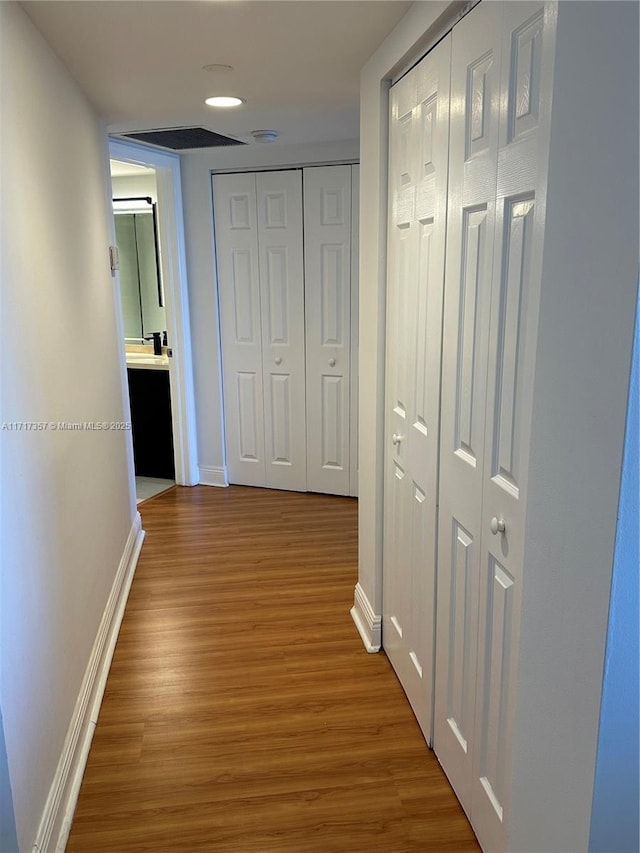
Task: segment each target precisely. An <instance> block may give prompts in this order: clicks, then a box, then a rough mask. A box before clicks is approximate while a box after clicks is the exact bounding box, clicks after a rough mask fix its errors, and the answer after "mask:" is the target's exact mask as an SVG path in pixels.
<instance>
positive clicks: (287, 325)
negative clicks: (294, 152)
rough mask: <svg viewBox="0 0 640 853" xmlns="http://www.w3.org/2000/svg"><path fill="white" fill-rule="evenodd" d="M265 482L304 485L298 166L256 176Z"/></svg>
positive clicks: (276, 486) (280, 486) (279, 486)
mask: <svg viewBox="0 0 640 853" xmlns="http://www.w3.org/2000/svg"><path fill="white" fill-rule="evenodd" d="M255 178H256V200H257V210H258V246H259V267H260V292H261V305H262V312H261V317H262V355H263V387H264V447H265V485H266V486H268V487H269V488H273V489H292V490H298V491H304V490H305V488H306V481H307V475H306V451H305V447H306V427H305V420H306V418H305V374H304V357H305V356H304V353H305V340H304V323H303V322H302V318H303V317H304V265H303V256H302V179H301V174H300V171H299V170H289V171H281V172H260V173H258V174H257V175H256V176H255Z"/></svg>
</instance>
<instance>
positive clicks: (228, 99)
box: [205, 95, 244, 107]
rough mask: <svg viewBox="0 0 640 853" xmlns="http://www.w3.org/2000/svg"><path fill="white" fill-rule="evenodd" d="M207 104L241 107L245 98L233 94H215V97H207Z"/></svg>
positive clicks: (211, 105) (210, 105) (209, 105)
mask: <svg viewBox="0 0 640 853" xmlns="http://www.w3.org/2000/svg"><path fill="white" fill-rule="evenodd" d="M205 104H206V105H207V106H208V107H239V106H240V105H241V104H244V99H243V98H236V97H234V96H232V95H215V96H214V97H213V98H207V100H206V101H205Z"/></svg>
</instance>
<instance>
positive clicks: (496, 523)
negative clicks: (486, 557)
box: [491, 515, 506, 536]
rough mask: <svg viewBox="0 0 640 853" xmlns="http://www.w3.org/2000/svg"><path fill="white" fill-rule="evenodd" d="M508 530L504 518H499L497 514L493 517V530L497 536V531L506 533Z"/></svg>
mask: <svg viewBox="0 0 640 853" xmlns="http://www.w3.org/2000/svg"><path fill="white" fill-rule="evenodd" d="M505 530H506V524H505V523H504V518H497V517H496V516H495V515H494V516H493V518H492V519H491V532H492V533H493V535H494V536H495V535H496V533H504V531H505Z"/></svg>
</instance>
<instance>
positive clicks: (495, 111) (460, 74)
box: [434, 3, 501, 812]
mask: <svg viewBox="0 0 640 853" xmlns="http://www.w3.org/2000/svg"><path fill="white" fill-rule="evenodd" d="M500 22H501V4H500V3H481V4H480V5H479V6H478V7H477V8H476V9H475V10H474V11H473V13H470V14H469V15H468V16H467V17H466V18H464V19H463V20H462V21H461V22H460V23H459V24H458V25H457V26H456V27H455V28H454V31H453V45H452V60H451V61H452V66H451V103H452V104H457V105H458V108H457V109H455V110H452V112H451V130H450V156H449V203H448V217H447V260H446V282H445V298H444V325H443V330H444V333H443V362H442V419H441V451H440V509H439V548H438V620H437V624H438V631H437V639H436V655H437V663H436V704H435V726H434V748H435V751H436V753H437V755H438V758H439V759H440V762H441V763H442V766H443V767H444V769H445V770H446V773H447V776H448V777H449V779H450V781H451V783H452V785H453V787H454V789H455V791H456V793H457V795H458V798H459V799H460V801H461V802H462V804H463V805H464V806H465V808H466V809H467V812H468V811H469V808H470V802H471V764H472V756H473V727H474V714H475V689H476V656H477V633H478V600H479V595H480V588H479V584H480V572H481V565H482V560H481V543H480V539H481V528H482V485H483V478H482V473H483V462H484V443H485V414H486V393H487V358H488V347H489V314H490V307H491V281H492V274H493V237H494V231H495V209H496V204H495V196H496V175H497V158H498V129H499V122H500V113H499V109H500V101H499V90H500Z"/></svg>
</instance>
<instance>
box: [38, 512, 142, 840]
mask: <svg viewBox="0 0 640 853" xmlns="http://www.w3.org/2000/svg"><path fill="white" fill-rule="evenodd" d="M143 540H144V530H143V529H142V520H141V518H140V513H136V515H135V518H134V520H133V524H132V525H131V530H130V531H129V536H128V538H127V542H126V545H125V548H124V551H123V554H122V558H121V560H120V565H119V566H118V571H117V572H116V576H115V579H114V582H113V586H112V588H111V592H110V594H109V598H108V599H107V604H106V607H105V609H104V612H103V614H102V619H101V620H100V626H99V628H98V631H97V634H96V639H95V642H94V644H93V649H92V650H91V655H90V656H89V662H88V664H87V668H86V670H85V674H84V678H83V680H82V685H81V687H80V693H79V694H78V699H77V701H76V706H75V708H74V711H73V716H72V718H71V722H70V724H69V729H68V731H67V736H66V739H65V743H64V747H63V749H62V753H61V755H60V760H59V762H58V767H57V769H56V773H55V776H54V778H53V782H52V783H51V788H50V790H49V796H48V797H47V801H46V803H45V807H44V811H43V813H42V818H41V819H40V826H39V828H38V833H37V835H36V840H35V843H34V846H33V853H63V851H64V849H65V847H66V843H67V838H68V836H69V830H70V829H71V822H72V820H73V814H74V811H75V807H76V802H77V799H78V793H79V791H80V783H81V782H82V777H83V774H84V769H85V766H86V763H87V758H88V756H89V748H90V746H91V741H92V739H93V733H94V731H95V727H96V722H97V719H98V713H99V711H100V705H101V704H102V697H103V695H104V689H105V685H106V682H107V675H108V674H109V668H110V666H111V659H112V657H113V652H114V649H115V645H116V640H117V639H118V633H119V631H120V623H121V622H122V617H123V615H124V608H125V605H126V603H127V598H128V597H129V590H130V588H131V582H132V581H133V575H134V573H135V569H136V566H137V563H138V557H139V556H140V549H141V548H142V542H143Z"/></svg>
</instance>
